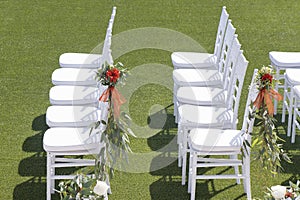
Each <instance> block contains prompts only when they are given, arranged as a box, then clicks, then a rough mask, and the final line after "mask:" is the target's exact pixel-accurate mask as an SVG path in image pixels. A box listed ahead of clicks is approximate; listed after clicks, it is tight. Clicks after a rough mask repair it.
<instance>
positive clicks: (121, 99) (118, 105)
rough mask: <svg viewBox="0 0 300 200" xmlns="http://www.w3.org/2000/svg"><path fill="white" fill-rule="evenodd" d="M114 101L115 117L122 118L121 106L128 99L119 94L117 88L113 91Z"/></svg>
mask: <svg viewBox="0 0 300 200" xmlns="http://www.w3.org/2000/svg"><path fill="white" fill-rule="evenodd" d="M112 101H113V106H114V108H113V111H114V116H115V117H116V118H118V117H119V116H120V108H121V105H122V104H124V103H125V102H126V99H125V98H124V97H123V96H122V95H121V94H120V93H119V91H118V90H117V89H116V88H115V89H114V90H113V91H112Z"/></svg>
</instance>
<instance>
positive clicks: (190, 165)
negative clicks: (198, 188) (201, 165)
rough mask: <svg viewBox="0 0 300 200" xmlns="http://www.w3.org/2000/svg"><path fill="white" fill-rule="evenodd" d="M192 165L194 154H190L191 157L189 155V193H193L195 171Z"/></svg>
mask: <svg viewBox="0 0 300 200" xmlns="http://www.w3.org/2000/svg"><path fill="white" fill-rule="evenodd" d="M192 165H193V155H192V154H190V157H189V173H188V193H191V185H192V178H193V176H192V174H193V173H192V171H193V168H192Z"/></svg>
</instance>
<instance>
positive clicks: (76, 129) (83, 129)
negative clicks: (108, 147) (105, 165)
mask: <svg viewBox="0 0 300 200" xmlns="http://www.w3.org/2000/svg"><path fill="white" fill-rule="evenodd" d="M107 112H108V103H106V102H101V103H99V108H98V107H91V106H50V107H48V109H47V112H46V123H47V125H48V126H49V127H50V129H48V130H47V131H46V132H45V134H44V139H43V143H44V149H45V151H46V152H47V199H48V200H50V199H51V193H53V192H54V190H53V188H54V180H56V179H70V178H73V177H74V176H73V175H71V176H70V175H67V176H62V175H55V168H64V167H79V166H94V165H95V159H88V160H87V159H71V158H61V156H68V155H75V156H76V155H96V154H98V153H99V152H100V149H101V148H103V147H104V146H105V145H104V144H101V143H100V138H101V134H97V132H98V133H99V132H100V133H101V132H103V131H104V130H105V128H106V127H105V126H104V125H100V126H99V128H98V129H97V130H94V131H93V132H92V133H90V130H91V129H90V125H91V124H92V123H94V122H96V121H100V120H105V121H107V116H108V115H107ZM57 156H59V157H57Z"/></svg>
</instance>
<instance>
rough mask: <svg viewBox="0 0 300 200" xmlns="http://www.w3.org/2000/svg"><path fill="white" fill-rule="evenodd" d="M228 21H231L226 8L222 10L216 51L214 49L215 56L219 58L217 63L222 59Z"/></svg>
mask: <svg viewBox="0 0 300 200" xmlns="http://www.w3.org/2000/svg"><path fill="white" fill-rule="evenodd" d="M228 19H229V14H228V13H227V11H226V7H225V6H224V7H223V8H222V12H221V16H220V22H219V26H218V31H217V37H216V42H215V49H214V55H215V56H216V57H217V61H219V59H220V55H221V49H222V46H223V42H224V35H225V31H226V26H227V23H228Z"/></svg>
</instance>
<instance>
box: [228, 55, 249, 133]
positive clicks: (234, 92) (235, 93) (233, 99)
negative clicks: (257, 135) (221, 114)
mask: <svg viewBox="0 0 300 200" xmlns="http://www.w3.org/2000/svg"><path fill="white" fill-rule="evenodd" d="M247 67H248V61H247V60H246V58H245V56H244V55H243V53H242V51H240V53H239V56H238V58H237V62H236V65H235V66H234V67H233V72H232V73H233V78H232V83H231V84H232V86H231V87H229V90H228V101H229V102H228V109H233V127H232V128H234V129H236V124H237V123H236V122H237V119H238V110H239V103H240V97H241V93H242V88H243V84H244V79H245V75H246V71H247Z"/></svg>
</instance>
